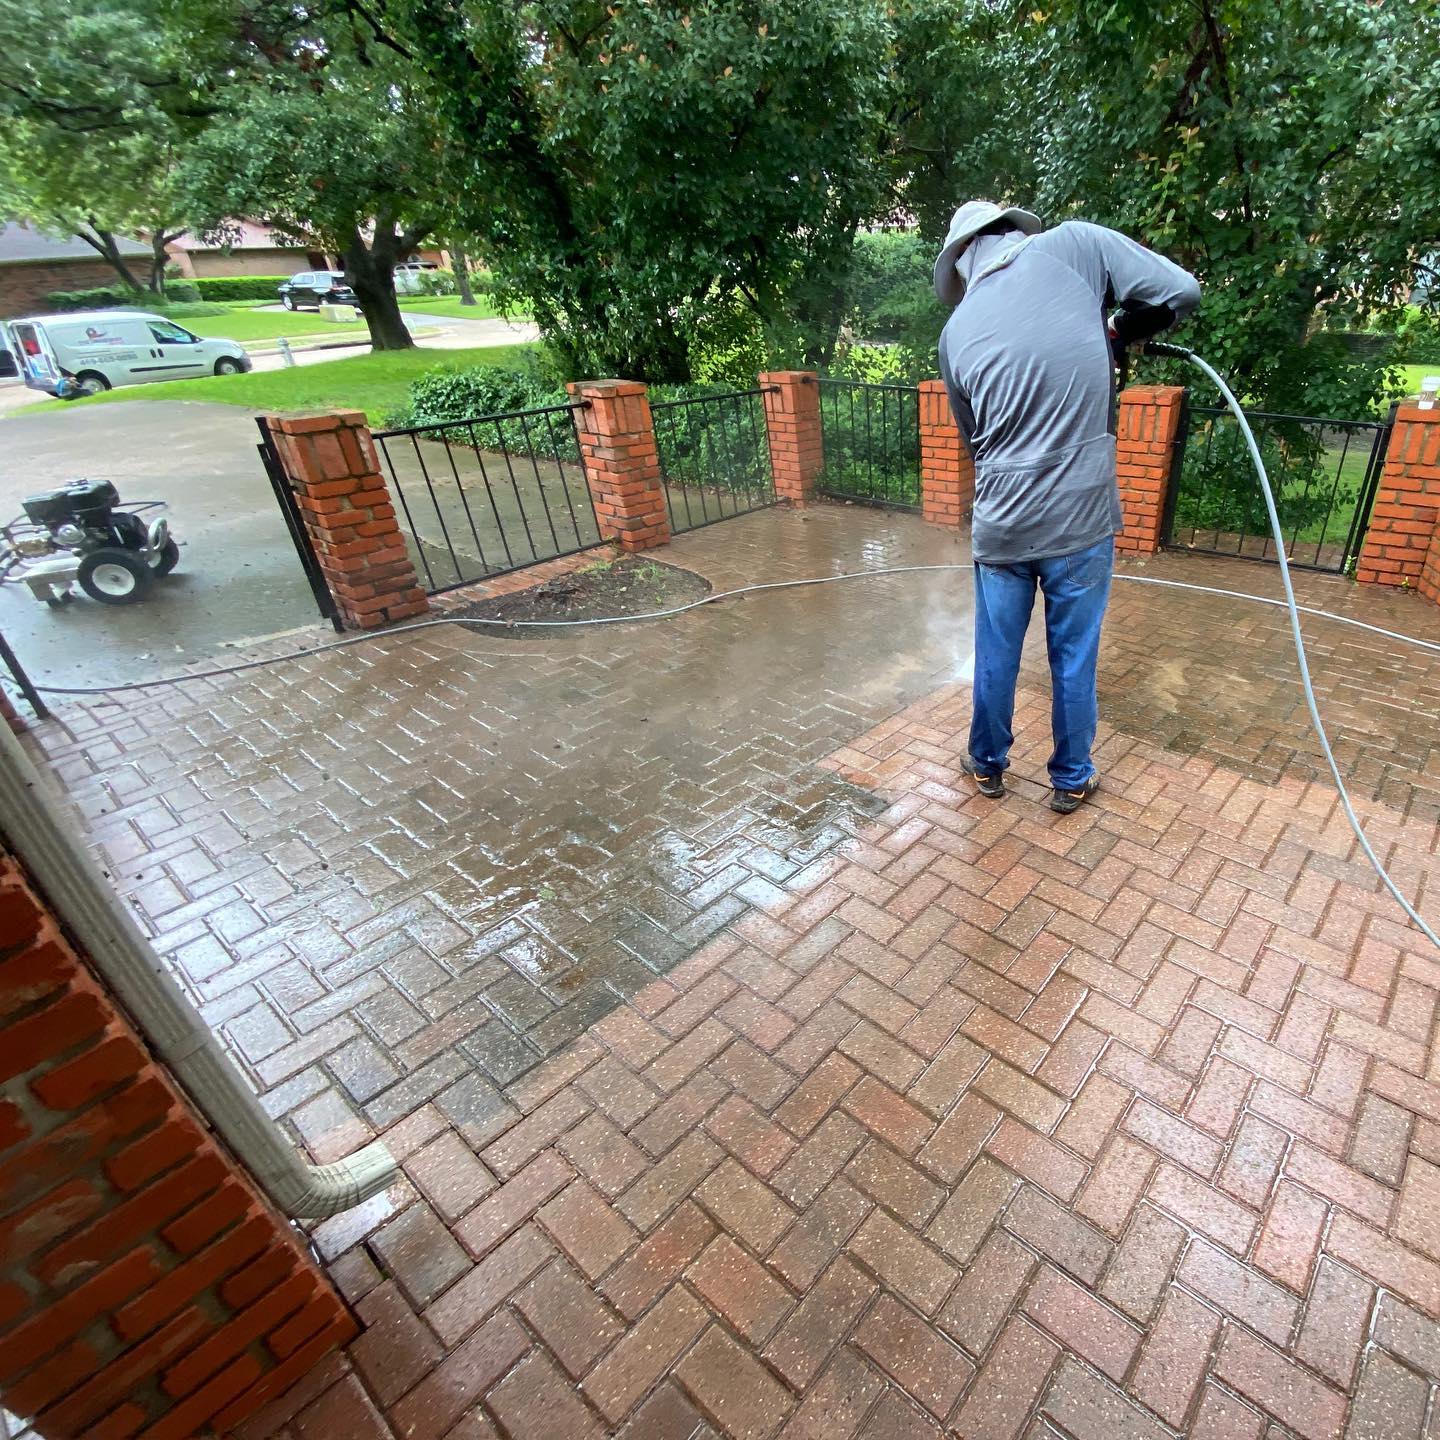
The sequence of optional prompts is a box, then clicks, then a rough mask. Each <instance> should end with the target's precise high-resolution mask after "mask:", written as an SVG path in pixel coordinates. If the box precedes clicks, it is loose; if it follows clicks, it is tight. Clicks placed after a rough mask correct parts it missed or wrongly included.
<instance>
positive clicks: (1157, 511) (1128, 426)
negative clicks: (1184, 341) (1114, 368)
mask: <svg viewBox="0 0 1440 1440" xmlns="http://www.w3.org/2000/svg"><path fill="white" fill-rule="evenodd" d="M1184 406H1185V390H1184V387H1183V386H1180V385H1132V386H1131V387H1130V388H1129V389H1128V390H1122V391H1121V392H1120V414H1119V420H1118V422H1117V424H1116V427H1115V432H1116V433H1115V471H1116V474H1117V476H1118V477H1119V480H1120V509H1121V511H1122V512H1123V514H1124V517H1125V528H1124V530H1123V532H1122V533H1121V534H1119V535H1117V536H1116V537H1115V548H1116V550H1118V551H1121V552H1122V553H1125V552H1128V553H1129V554H1132V555H1153V554H1155V552H1156V551H1157V550H1159V548H1160V532H1161V527H1162V524H1163V521H1164V514H1165V493H1166V491H1167V490H1168V488H1169V485H1170V474H1171V469H1172V467H1173V466H1174V464H1175V458H1176V457H1175V438H1176V436H1177V435H1178V434H1179V431H1180V418H1181V416H1182V414H1183V413H1184Z"/></svg>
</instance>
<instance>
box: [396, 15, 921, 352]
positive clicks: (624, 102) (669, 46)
mask: <svg viewBox="0 0 1440 1440" xmlns="http://www.w3.org/2000/svg"><path fill="white" fill-rule="evenodd" d="M383 24H384V27H385V29H384V34H385V38H386V39H387V40H389V41H391V42H393V43H394V44H395V45H398V46H399V47H400V48H402V49H403V50H404V51H405V53H406V54H407V55H409V56H410V57H411V58H412V60H413V63H414V64H415V65H416V66H417V67H419V68H420V69H421V70H422V71H423V72H424V73H425V75H426V77H427V81H428V84H429V87H430V95H431V100H432V103H433V105H434V108H435V111H436V113H437V115H438V117H439V120H440V122H441V126H442V130H443V133H444V134H445V135H446V137H447V138H448V140H449V142H450V146H451V149H452V151H453V153H454V155H455V156H456V157H457V177H458V181H457V186H456V189H457V196H458V211H457V215H456V219H457V220H458V221H459V227H457V228H464V229H466V230H468V231H470V232H471V233H473V234H475V235H476V237H477V238H478V240H479V242H480V247H481V249H482V251H483V253H484V255H485V257H486V260H487V263H489V264H490V265H491V267H492V268H493V270H494V272H495V274H496V278H497V281H498V282H499V286H500V290H501V298H502V299H505V300H512V301H516V302H518V303H520V304H523V305H524V306H525V307H526V308H527V309H529V311H530V312H531V313H532V314H533V315H534V316H535V318H536V320H537V322H538V323H539V325H540V327H541V330H542V332H543V333H544V335H545V336H546V338H547V339H548V340H549V341H550V342H551V344H552V345H553V346H554V347H555V348H556V349H557V350H558V351H559V352H560V354H561V356H562V358H563V360H564V363H565V364H566V366H567V368H568V369H569V370H570V371H571V372H572V373H581V372H588V373H590V374H597V373H601V374H603V373H610V374H624V375H641V376H645V377H647V378H650V379H655V380H685V379H688V378H690V375H691V373H692V366H693V358H694V354H695V352H696V350H697V348H698V347H700V346H701V345H702V344H705V343H713V342H714V341H715V339H716V336H717V334H718V335H719V336H720V338H721V339H722V340H725V341H728V340H733V339H735V338H736V336H737V335H740V334H743V333H744V332H745V331H746V329H747V327H749V328H750V329H752V330H753V329H754V327H756V326H759V327H763V328H764V329H765V330H766V331H767V332H768V333H769V334H770V336H771V340H772V344H773V346H774V347H775V348H777V349H780V350H783V351H784V352H786V353H788V354H793V355H797V356H813V355H815V354H816V353H817V352H819V351H822V350H823V349H824V347H825V346H826V345H827V344H828V343H829V341H828V338H827V330H828V335H829V337H833V332H834V325H835V323H836V322H837V321H838V318H839V299H838V298H837V295H836V293H834V292H835V281H836V280H837V279H843V268H844V266H845V265H846V264H847V263H848V257H849V252H850V242H851V238H852V236H853V234H854V231H855V227H856V225H857V224H859V223H860V221H861V220H863V219H865V218H866V217H867V216H868V215H870V214H873V213H874V212H875V211H876V209H877V208H879V207H881V206H882V205H883V204H884V197H885V178H886V177H885V175H884V173H883V170H882V167H881V166H880V164H879V163H878V157H879V155H880V150H881V142H882V139H883V137H882V134H881V132H882V130H883V126H884V123H885V120H886V116H887V113H888V108H887V98H888V97H887V78H886V68H887V65H888V63H889V62H888V57H889V54H890V46H891V43H892V40H893V27H892V25H891V22H890V20H889V17H888V15H887V12H886V6H885V5H884V4H883V3H882V0H723V3H722V0H701V3H694V4H687V5H668V4H667V5H658V4H644V5H642V4H637V5H611V4H606V3H602V0H560V3H553V4H547V5H543V6H541V5H518V6H517V5H512V4H509V3H506V0H390V3H389V4H387V6H386V7H385V9H384V11H383Z"/></svg>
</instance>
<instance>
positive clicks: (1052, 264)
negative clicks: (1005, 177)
mask: <svg viewBox="0 0 1440 1440" xmlns="http://www.w3.org/2000/svg"><path fill="white" fill-rule="evenodd" d="M973 243H974V244H975V246H976V247H977V253H976V255H975V256H974V257H973V269H972V278H971V280H970V283H969V285H968V287H967V290H966V293H965V296H964V298H963V300H962V301H961V303H960V304H959V305H958V306H957V307H956V308H955V311H954V313H953V314H952V315H951V317H950V320H949V323H948V324H947V325H946V326H945V330H944V333H943V334H942V335H941V337H940V371H941V376H942V378H943V379H944V380H945V383H946V385H947V386H948V388H949V391H950V398H951V404H952V407H953V408H954V411H955V416H956V420H957V422H958V423H959V425H960V429H961V432H962V434H963V435H964V436H965V439H966V442H967V444H968V445H969V447H970V451H971V454H972V456H973V457H974V460H975V469H976V491H975V517H974V527H973V546H974V554H975V558H976V560H978V561H981V562H984V563H986V564H992V565H1009V564H1015V563H1018V562H1020V561H1023V560H1035V559H1044V558H1048V557H1050V556H1056V555H1065V554H1070V553H1073V552H1075V551H1079V550H1083V549H1085V548H1087V547H1088V546H1091V545H1094V544H1096V543H1098V542H1099V541H1100V540H1102V539H1104V538H1105V537H1106V536H1108V535H1112V534H1114V533H1115V531H1116V530H1117V529H1118V528H1119V525H1120V503H1119V496H1118V493H1117V490H1116V485H1115V443H1114V436H1113V435H1112V434H1111V433H1110V415H1111V409H1112V399H1113V391H1112V386H1113V381H1112V375H1113V371H1112V366H1111V355H1110V345H1109V339H1108V337H1107V334H1106V329H1105V309H1106V307H1107V305H1109V304H1126V303H1130V304H1137V305H1147V306H1148V305H1165V306H1169V307H1170V309H1171V310H1173V311H1174V312H1175V313H1176V314H1178V315H1183V314H1186V313H1188V312H1189V311H1190V310H1191V309H1193V308H1194V306H1195V305H1196V304H1197V303H1198V302H1199V298H1200V290H1199V286H1198V285H1197V284H1196V282H1195V281H1194V279H1193V278H1192V277H1191V276H1190V275H1188V274H1187V273H1186V272H1185V271H1184V270H1182V269H1180V267H1179V266H1177V265H1174V264H1172V263H1171V262H1170V261H1168V260H1165V259H1164V258H1163V257H1161V256H1159V255H1156V254H1154V253H1153V252H1152V251H1149V250H1146V249H1144V248H1143V247H1142V246H1139V245H1136V244H1135V243H1134V242H1133V241H1130V240H1127V239H1126V238H1125V237H1124V236H1122V235H1119V234H1117V233H1116V232H1115V231H1112V230H1106V229H1104V228H1103V227H1101V226H1098V225H1089V224H1086V223H1084V222H1082V221H1069V222H1067V223H1065V224H1063V225H1058V226H1056V227H1055V229H1053V230H1048V231H1045V232H1044V233H1043V234H1040V235H1036V236H1034V237H1033V238H1031V239H1024V240H1022V239H1021V237H1020V236H1019V235H1016V234H1013V233H1012V234H1011V235H1004V236H982V237H980V238H979V239H978V240H977V241H975V242H973ZM1016 245H1019V246H1020V247H1021V248H1020V249H1019V250H1018V251H1017V252H1016V253H1015V254H1014V256H1013V258H1012V259H1010V260H1009V261H1008V263H1005V264H1003V265H1002V266H1001V268H997V269H994V270H993V271H990V272H989V273H987V267H988V266H990V265H993V264H995V263H996V262H997V261H1004V260H1005V258H1006V255H1007V253H1008V252H1009V251H1010V250H1011V249H1012V247H1014V246H1016Z"/></svg>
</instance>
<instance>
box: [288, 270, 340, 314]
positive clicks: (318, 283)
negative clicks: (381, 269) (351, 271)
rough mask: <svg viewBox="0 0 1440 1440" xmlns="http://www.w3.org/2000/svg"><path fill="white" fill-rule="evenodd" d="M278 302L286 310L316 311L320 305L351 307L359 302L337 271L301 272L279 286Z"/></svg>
mask: <svg viewBox="0 0 1440 1440" xmlns="http://www.w3.org/2000/svg"><path fill="white" fill-rule="evenodd" d="M280 302H281V304H283V305H284V306H285V308H286V309H287V310H303V309H307V308H309V309H314V310H318V309H319V308H320V307H321V305H353V306H355V308H356V309H357V310H358V309H359V308H360V302H359V300H357V299H356V298H355V292H354V291H353V290H352V289H351V288H350V286H349V285H348V284H346V282H345V276H344V273H343V272H342V271H339V270H302V271H301V272H300V274H298V275H292V276H291V277H290V278H289V279H288V280H286V281H285V282H284V283H283V284H282V285H281V286H280Z"/></svg>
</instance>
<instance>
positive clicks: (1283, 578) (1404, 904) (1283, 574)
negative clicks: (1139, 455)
mask: <svg viewBox="0 0 1440 1440" xmlns="http://www.w3.org/2000/svg"><path fill="white" fill-rule="evenodd" d="M1145 353H1146V354H1147V355H1162V356H1165V357H1166V358H1168V359H1172V360H1188V361H1189V362H1190V364H1192V365H1193V366H1194V367H1195V368H1196V369H1197V370H1199V371H1200V372H1201V374H1203V375H1205V376H1206V377H1208V378H1209V379H1210V380H1212V381H1213V382H1214V384H1215V387H1216V389H1218V390H1219V391H1220V393H1221V395H1223V396H1224V397H1225V404H1226V405H1227V406H1228V407H1229V409H1230V413H1231V414H1232V415H1234V417H1235V423H1236V424H1237V425H1239V427H1240V433H1241V434H1242V435H1244V437H1245V444H1246V446H1247V447H1248V449H1249V451H1250V461H1251V463H1252V464H1253V465H1254V466H1255V474H1256V475H1257V476H1258V477H1259V479H1260V490H1261V493H1262V494H1263V496H1264V497H1265V513H1266V515H1267V516H1268V517H1269V520H1270V533H1271V534H1272V535H1274V537H1275V558H1276V559H1277V560H1278V561H1279V562H1280V583H1281V585H1282V586H1283V587H1284V589H1285V608H1286V610H1287V611H1289V614H1290V634H1291V637H1292V638H1293V640H1294V642H1295V659H1296V661H1297V662H1298V663H1299V666H1300V684H1301V686H1302V687H1303V688H1304V691H1305V705H1306V708H1307V709H1308V710H1309V712H1310V724H1311V727H1312V728H1313V729H1314V731H1315V738H1316V739H1317V740H1319V742H1320V749H1321V750H1322V751H1324V753H1325V760H1326V762H1327V763H1328V764H1329V766H1330V775H1331V778H1332V779H1333V780H1334V781H1335V789H1336V791H1337V793H1338V794H1339V796H1340V803H1341V805H1342V806H1344V809H1345V818H1346V819H1347V820H1348V821H1349V822H1350V828H1351V829H1352V830H1353V831H1354V832H1355V838H1356V839H1357V840H1358V841H1359V842H1360V848H1361V849H1362V850H1363V851H1364V852H1365V858H1366V859H1367V860H1369V862H1370V864H1371V865H1372V866H1373V867H1374V869H1375V873H1376V874H1377V875H1378V876H1379V877H1380V879H1381V880H1382V881H1384V883H1385V888H1386V889H1387V890H1388V891H1389V892H1390V893H1391V895H1393V896H1394V897H1395V900H1396V901H1397V903H1398V904H1399V906H1400V908H1401V909H1402V910H1403V911H1404V912H1405V913H1406V914H1407V915H1408V916H1409V917H1410V919H1411V920H1413V921H1414V922H1415V924H1416V925H1417V926H1418V927H1419V928H1420V930H1421V932H1422V933H1423V934H1424V936H1425V938H1426V939H1427V940H1429V941H1430V943H1431V944H1432V945H1434V946H1435V947H1436V948H1437V949H1440V935H1437V934H1436V933H1435V932H1434V931H1433V930H1432V929H1431V928H1430V927H1429V926H1428V925H1427V924H1426V923H1425V921H1424V920H1422V919H1421V918H1420V912H1419V911H1418V910H1416V908H1415V907H1414V906H1413V905H1412V904H1411V903H1410V901H1409V900H1407V899H1406V898H1405V896H1404V895H1403V894H1401V892H1400V887H1399V886H1398V885H1396V883H1395V882H1394V881H1393V880H1392V879H1391V878H1390V875H1389V872H1388V871H1387V870H1386V869H1385V867H1384V866H1383V865H1382V864H1381V863H1380V857H1379V856H1378V855H1376V853H1375V851H1374V850H1373V849H1372V848H1371V845H1370V841H1369V839H1368V838H1367V837H1366V835H1365V830H1364V827H1363V826H1362V825H1361V824H1360V817H1359V816H1358V815H1356V813H1355V807H1354V806H1353V805H1352V804H1351V803H1350V792H1349V791H1348V790H1346V788H1345V782H1344V780H1343V779H1341V777H1340V766H1339V765H1338V764H1337V763H1336V760H1335V752H1334V751H1333V750H1332V749H1331V748H1330V737H1329V736H1328V735H1326V733H1325V722H1324V721H1323V720H1321V718H1320V707H1319V705H1318V704H1316V701H1315V687H1314V685H1313V684H1311V681H1310V662H1309V661H1308V660H1307V659H1306V657H1305V640H1304V637H1303V636H1302V635H1301V633H1300V611H1299V607H1298V606H1297V604H1296V601H1295V588H1294V586H1293V585H1291V583H1290V562H1289V560H1288V558H1287V557H1286V554H1285V536H1284V534H1283V533H1282V532H1281V529H1280V513H1279V511H1278V510H1277V509H1276V508H1275V492H1274V491H1273V490H1272V489H1271V488H1270V476H1269V475H1268V474H1267V473H1266V471H1265V461H1264V458H1263V457H1262V456H1261V454H1260V447H1259V445H1257V444H1256V443H1255V434H1254V431H1252V430H1251V429H1250V422H1249V421H1248V420H1247V419H1246V418H1245V412H1244V410H1242V409H1241V408H1240V402H1239V401H1238V400H1237V399H1236V398H1235V396H1234V394H1233V393H1232V392H1231V389H1230V387H1229V386H1228V385H1227V384H1226V383H1225V381H1224V380H1223V379H1222V378H1221V376H1220V373H1219V372H1218V371H1217V370H1215V369H1214V368H1213V367H1212V366H1211V365H1210V364H1208V363H1207V362H1206V361H1204V360H1202V359H1201V358H1200V357H1199V356H1198V355H1197V354H1196V353H1195V352H1194V351H1193V350H1187V349H1186V348H1185V347H1184V346H1183V345H1168V344H1166V343H1164V342H1163V341H1159V340H1147V341H1146V342H1145Z"/></svg>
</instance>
